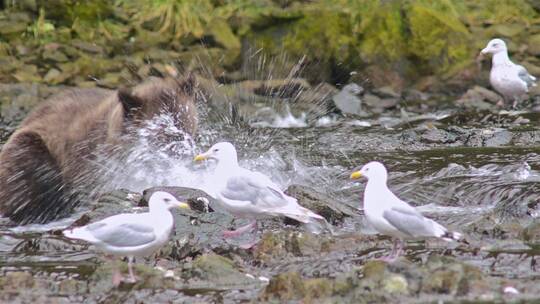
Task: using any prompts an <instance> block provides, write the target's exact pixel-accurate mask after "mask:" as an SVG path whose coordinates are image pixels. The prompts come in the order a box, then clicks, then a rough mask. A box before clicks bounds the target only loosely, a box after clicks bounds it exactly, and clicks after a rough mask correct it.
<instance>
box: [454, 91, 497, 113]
mask: <svg viewBox="0 0 540 304" xmlns="http://www.w3.org/2000/svg"><path fill="white" fill-rule="evenodd" d="M501 99H502V98H501V97H500V96H499V95H497V93H495V92H493V91H490V90H488V89H486V88H483V87H481V86H475V87H474V88H472V89H469V90H467V92H466V93H465V94H463V95H462V96H461V97H460V98H459V99H458V100H457V101H456V103H457V104H459V105H462V106H464V107H471V108H475V109H478V110H489V109H494V108H495V104H496V103H497V102H498V101H499V100H501Z"/></svg>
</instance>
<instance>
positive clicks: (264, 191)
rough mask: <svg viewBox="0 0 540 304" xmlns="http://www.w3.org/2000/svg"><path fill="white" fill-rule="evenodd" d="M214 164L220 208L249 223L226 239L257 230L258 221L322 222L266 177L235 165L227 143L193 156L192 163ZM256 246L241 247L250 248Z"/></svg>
mask: <svg viewBox="0 0 540 304" xmlns="http://www.w3.org/2000/svg"><path fill="white" fill-rule="evenodd" d="M205 159H214V160H216V161H217V165H216V169H215V172H214V176H213V178H214V180H213V182H214V183H213V187H214V189H215V191H214V193H215V196H216V197H215V198H216V200H217V202H218V203H219V204H220V206H221V207H222V208H223V209H225V210H226V211H227V212H229V213H230V214H232V215H233V216H235V217H238V218H246V219H250V220H251V222H250V223H249V224H248V225H246V226H243V227H240V228H238V229H236V230H232V231H224V233H223V234H224V236H225V237H233V236H237V235H241V234H243V233H245V232H247V231H250V230H252V229H255V228H256V227H257V219H263V218H268V217H274V216H280V215H282V216H286V217H288V218H292V219H295V220H297V221H299V222H301V223H304V224H310V223H314V221H315V222H316V221H319V220H320V221H324V218H323V217H322V216H320V215H318V214H316V213H314V212H312V211H310V210H308V209H306V208H304V207H302V206H300V205H299V204H298V202H297V200H296V199H295V198H293V197H290V196H288V195H286V194H285V193H283V191H281V190H280V189H279V187H278V186H277V185H276V184H275V183H273V182H272V181H271V180H270V178H268V177H267V176H266V175H264V174H262V173H260V172H255V171H251V170H248V169H245V168H242V167H240V166H239V165H238V156H237V154H236V149H235V148H234V146H233V145H232V144H231V143H229V142H221V143H217V144H215V145H213V146H212V147H211V148H210V149H208V151H207V152H205V153H203V154H199V155H197V156H195V161H202V160H205ZM253 245H255V242H251V243H248V244H243V245H241V246H240V247H241V248H245V249H247V248H251V247H253Z"/></svg>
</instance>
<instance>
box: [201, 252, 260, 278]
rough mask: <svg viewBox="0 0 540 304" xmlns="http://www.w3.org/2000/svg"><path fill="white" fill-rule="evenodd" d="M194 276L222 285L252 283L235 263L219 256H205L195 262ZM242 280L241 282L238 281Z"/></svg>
mask: <svg viewBox="0 0 540 304" xmlns="http://www.w3.org/2000/svg"><path fill="white" fill-rule="evenodd" d="M191 272H192V275H193V276H195V277H197V278H199V279H202V280H209V281H212V282H220V283H221V284H223V283H226V282H229V283H235V284H238V283H240V281H251V280H250V279H249V278H247V277H246V276H245V275H243V274H242V273H241V272H240V271H238V269H236V265H235V264H234V262H233V261H232V260H230V259H228V258H226V257H223V256H220V255H217V254H203V255H201V256H199V257H197V258H196V259H195V260H194V261H193V269H192V270H191ZM238 280H240V281H238Z"/></svg>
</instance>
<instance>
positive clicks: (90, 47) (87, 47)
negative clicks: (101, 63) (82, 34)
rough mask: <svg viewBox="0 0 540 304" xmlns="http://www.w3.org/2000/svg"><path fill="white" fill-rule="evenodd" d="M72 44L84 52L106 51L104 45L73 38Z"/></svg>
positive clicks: (97, 52)
mask: <svg viewBox="0 0 540 304" xmlns="http://www.w3.org/2000/svg"><path fill="white" fill-rule="evenodd" d="M71 45H72V46H74V47H76V48H77V49H79V50H81V51H83V52H86V53H90V54H103V53H104V52H105V50H104V49H103V47H102V46H100V45H98V44H96V43H91V42H86V41H82V40H73V41H71Z"/></svg>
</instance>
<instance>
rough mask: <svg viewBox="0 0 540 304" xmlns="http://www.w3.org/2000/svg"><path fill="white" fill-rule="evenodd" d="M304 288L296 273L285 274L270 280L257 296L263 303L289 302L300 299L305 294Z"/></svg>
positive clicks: (300, 278)
mask: <svg viewBox="0 0 540 304" xmlns="http://www.w3.org/2000/svg"><path fill="white" fill-rule="evenodd" d="M305 292H306V291H305V287H304V284H303V282H302V277H300V274H298V272H285V273H281V274H278V275H277V276H275V277H273V278H272V279H270V282H269V283H268V286H266V287H265V288H264V290H263V292H262V293H261V295H260V296H259V298H260V299H261V300H263V301H270V300H272V299H277V300H280V301H291V300H298V299H301V298H302V297H303V296H304V294H305Z"/></svg>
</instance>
